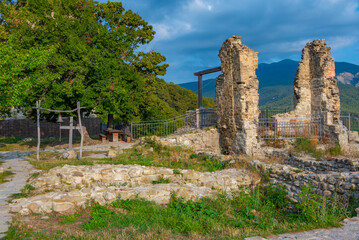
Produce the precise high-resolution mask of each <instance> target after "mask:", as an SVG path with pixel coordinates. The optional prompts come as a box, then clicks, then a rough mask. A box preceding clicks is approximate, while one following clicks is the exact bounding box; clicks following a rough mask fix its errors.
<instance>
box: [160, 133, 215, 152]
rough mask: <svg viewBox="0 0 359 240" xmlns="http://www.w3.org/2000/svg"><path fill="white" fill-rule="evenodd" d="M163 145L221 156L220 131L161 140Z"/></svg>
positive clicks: (172, 136) (169, 137)
mask: <svg viewBox="0 0 359 240" xmlns="http://www.w3.org/2000/svg"><path fill="white" fill-rule="evenodd" d="M158 141H161V143H162V144H165V145H172V146H177V145H179V146H183V147H189V148H192V149H193V150H194V151H197V152H207V153H212V154H220V153H221V150H220V147H219V133H218V129H216V128H210V129H204V130H195V131H194V132H192V133H187V134H182V135H171V136H168V137H166V138H159V139H158Z"/></svg>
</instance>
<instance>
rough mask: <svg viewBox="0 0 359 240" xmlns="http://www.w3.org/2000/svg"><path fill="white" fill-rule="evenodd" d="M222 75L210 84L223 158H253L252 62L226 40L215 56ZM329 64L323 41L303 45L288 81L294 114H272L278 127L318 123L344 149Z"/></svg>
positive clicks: (249, 53) (248, 52)
mask: <svg viewBox="0 0 359 240" xmlns="http://www.w3.org/2000/svg"><path fill="white" fill-rule="evenodd" d="M219 57H220V58H221V68H222V72H223V75H220V76H219V77H218V78H217V80H216V109H217V110H216V113H217V127H218V130H219V136H220V137H219V138H220V140H219V141H220V147H221V149H222V152H223V153H232V154H246V155H253V154H254V153H255V152H256V150H257V149H258V138H257V135H258V133H257V123H258V115H259V110H258V79H257V76H256V73H255V71H256V69H257V68H258V56H257V53H256V52H254V51H253V50H252V49H250V48H249V47H247V46H246V45H243V44H242V43H241V38H240V37H235V36H233V37H231V38H229V39H227V40H226V41H225V42H224V43H223V45H222V47H221V49H220V51H219ZM334 77H335V65H334V58H333V57H332V56H331V54H330V47H327V46H326V43H325V40H324V39H318V40H314V41H313V42H309V43H307V45H306V46H305V48H304V49H303V51H302V60H301V62H300V63H299V67H298V70H297V74H296V77H295V80H294V105H295V109H294V110H293V111H291V112H289V113H285V114H278V115H276V116H274V118H275V119H276V120H277V121H278V122H287V123H290V124H292V123H295V122H296V121H297V120H298V119H300V121H311V120H313V119H318V118H320V119H321V120H322V123H323V124H322V125H321V126H322V133H323V135H324V137H326V138H329V139H332V140H333V141H335V142H338V143H339V144H340V145H341V146H345V145H347V143H348V131H347V129H346V128H345V127H344V126H343V124H342V122H341V120H340V99H339V89H338V86H337V80H336V79H335V78H334Z"/></svg>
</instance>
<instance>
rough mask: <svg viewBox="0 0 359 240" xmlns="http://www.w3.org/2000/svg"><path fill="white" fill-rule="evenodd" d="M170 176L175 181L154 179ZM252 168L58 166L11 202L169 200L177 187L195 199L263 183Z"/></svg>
mask: <svg viewBox="0 0 359 240" xmlns="http://www.w3.org/2000/svg"><path fill="white" fill-rule="evenodd" d="M161 179H170V183H169V184H155V185H154V184H153V181H159V180H161ZM258 181H259V180H253V179H252V177H251V175H250V174H249V172H247V171H245V170H238V169H225V170H221V171H216V172H213V173H210V172H197V171H194V170H174V169H170V168H160V167H144V166H139V165H109V164H107V165H96V166H69V165H65V166H63V167H56V168H53V169H51V170H49V171H48V172H46V173H42V174H41V175H40V176H38V177H37V178H35V179H33V180H32V181H31V182H30V183H29V184H31V185H32V186H34V187H35V190H34V191H35V192H34V193H35V194H37V195H36V196H33V197H29V198H27V199H17V200H14V201H13V203H12V204H11V211H12V212H19V213H20V214H30V213H46V212H49V211H52V210H54V211H56V212H63V211H67V210H70V209H73V208H74V207H75V206H83V205H84V204H86V203H88V202H89V201H90V200H91V199H92V200H94V201H96V202H99V203H101V204H104V203H106V202H111V201H114V200H116V199H117V197H118V196H119V195H120V196H121V198H122V199H133V198H136V197H137V196H138V197H141V198H144V199H146V200H151V201H155V202H156V203H159V204H165V203H168V202H169V200H170V197H171V194H172V193H176V194H177V196H179V197H184V198H185V199H187V200H189V199H191V200H195V199H197V198H201V197H213V196H215V195H216V194H218V193H219V192H227V193H230V192H232V191H236V190H239V189H240V188H242V187H246V186H250V185H253V184H257V183H258Z"/></svg>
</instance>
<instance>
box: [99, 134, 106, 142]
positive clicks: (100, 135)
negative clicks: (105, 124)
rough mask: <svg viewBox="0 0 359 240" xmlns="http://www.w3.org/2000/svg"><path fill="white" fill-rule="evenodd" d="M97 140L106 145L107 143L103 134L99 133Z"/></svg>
mask: <svg viewBox="0 0 359 240" xmlns="http://www.w3.org/2000/svg"><path fill="white" fill-rule="evenodd" d="M98 136H99V139H100V141H101V142H102V143H106V142H107V138H106V135H105V134H102V133H100V134H99V135H98Z"/></svg>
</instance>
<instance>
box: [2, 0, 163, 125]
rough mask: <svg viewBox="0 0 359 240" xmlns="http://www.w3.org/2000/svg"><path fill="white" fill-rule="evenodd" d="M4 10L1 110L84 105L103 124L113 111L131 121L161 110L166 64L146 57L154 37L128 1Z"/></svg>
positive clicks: (31, 3)
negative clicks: (159, 81)
mask: <svg viewBox="0 0 359 240" xmlns="http://www.w3.org/2000/svg"><path fill="white" fill-rule="evenodd" d="M0 11H1V15H0V26H1V27H0V31H1V32H2V33H4V34H3V35H2V37H1V38H2V43H1V45H0V49H1V52H0V54H1V58H2V59H5V61H2V63H0V64H1V69H2V72H4V73H2V74H1V75H0V76H1V78H0V87H1V89H0V90H1V107H2V109H1V111H2V112H4V110H6V109H8V108H9V107H12V106H21V105H24V106H25V107H30V106H34V102H35V101H36V100H38V99H42V106H43V107H45V108H53V109H54V108H55V109H66V110H68V109H73V108H74V107H75V106H76V102H77V101H81V103H82V105H85V106H86V107H87V109H88V112H91V110H94V111H95V112H96V113H97V114H99V115H100V116H102V117H103V118H104V119H106V117H107V115H108V114H110V113H111V114H114V119H115V120H116V119H117V120H121V121H130V120H134V119H142V118H146V117H147V115H148V112H149V111H150V109H151V108H152V107H153V106H154V105H155V104H157V102H153V101H151V98H152V96H153V93H154V91H155V87H154V85H155V76H157V75H164V74H165V73H166V68H167V66H168V65H167V64H163V62H164V61H165V60H166V59H165V57H164V56H162V55H161V54H159V53H156V52H142V51H140V47H141V46H144V45H147V44H148V43H150V42H151V41H152V40H153V38H154V35H155V32H154V31H153V28H152V26H151V25H149V24H148V23H147V22H146V21H145V20H144V19H142V18H141V17H140V16H139V15H138V14H137V13H134V12H132V11H131V10H127V11H126V10H125V9H124V7H123V5H122V3H120V2H107V3H98V2H96V1H93V0H79V1H72V0H63V1H61V2H59V1H57V0H50V1H42V0H25V1H21V2H20V3H16V2H13V1H1V2H0ZM15 62H16V63H17V62H18V63H19V64H12V63H15ZM6 84H8V85H9V87H4V86H6ZM10 88H14V89H15V90H16V91H15V94H14V96H13V97H11V96H10V95H9V94H8V93H9V91H8V90H7V89H10ZM4 99H8V100H12V99H13V100H12V101H8V102H5V101H4ZM42 117H45V118H47V119H50V120H51V119H53V118H54V115H53V114H44V115H43V116H42Z"/></svg>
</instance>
